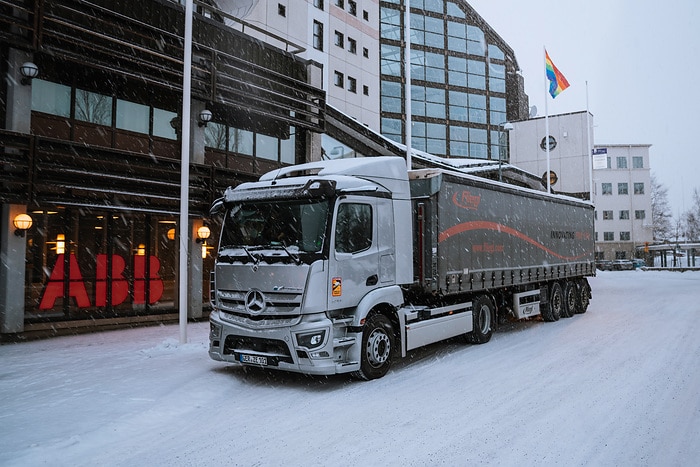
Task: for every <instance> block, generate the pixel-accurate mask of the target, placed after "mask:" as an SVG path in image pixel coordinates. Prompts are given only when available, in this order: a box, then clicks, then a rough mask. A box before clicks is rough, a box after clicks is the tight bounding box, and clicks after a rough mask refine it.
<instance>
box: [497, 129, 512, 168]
mask: <svg viewBox="0 0 700 467" xmlns="http://www.w3.org/2000/svg"><path fill="white" fill-rule="evenodd" d="M512 129H513V124H512V123H510V122H501V123H499V124H498V181H499V182H502V181H503V173H502V171H501V165H502V163H503V155H502V154H503V143H502V142H501V140H502V139H503V132H506V134H508V132H509V131H510V130H512ZM506 148H508V146H506ZM509 160H510V158H509Z"/></svg>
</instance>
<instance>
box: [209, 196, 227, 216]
mask: <svg viewBox="0 0 700 467" xmlns="http://www.w3.org/2000/svg"><path fill="white" fill-rule="evenodd" d="M222 212H224V198H219V199H217V200H216V201H214V202H213V203H212V205H211V208H210V209H209V215H210V216H216V215H217V214H221V213H222Z"/></svg>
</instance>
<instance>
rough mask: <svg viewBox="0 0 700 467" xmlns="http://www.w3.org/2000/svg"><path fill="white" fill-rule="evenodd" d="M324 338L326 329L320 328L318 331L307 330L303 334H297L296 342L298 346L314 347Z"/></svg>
mask: <svg viewBox="0 0 700 467" xmlns="http://www.w3.org/2000/svg"><path fill="white" fill-rule="evenodd" d="M325 340H326V330H325V329H322V330H320V331H314V332H307V333H303V334H297V344H299V346H300V347H306V348H307V349H315V348H316V347H320V346H321V345H323V342H324V341H325Z"/></svg>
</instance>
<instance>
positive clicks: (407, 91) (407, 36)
mask: <svg viewBox="0 0 700 467" xmlns="http://www.w3.org/2000/svg"><path fill="white" fill-rule="evenodd" d="M404 42H405V44H406V48H405V50H404V77H405V78H406V83H405V85H404V96H405V97H406V98H405V101H404V106H405V107H406V141H405V142H406V167H407V168H408V170H411V169H412V168H413V160H412V157H411V138H412V135H411V119H412V115H411V114H412V109H411V0H406V11H405V12H404Z"/></svg>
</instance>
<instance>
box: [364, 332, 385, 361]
mask: <svg viewBox="0 0 700 467" xmlns="http://www.w3.org/2000/svg"><path fill="white" fill-rule="evenodd" d="M366 351H367V360H368V361H369V363H370V365H372V366H373V367H379V366H382V365H383V364H384V363H386V361H387V360H388V359H389V354H390V353H391V341H390V340H389V336H388V335H387V334H386V333H385V332H384V331H382V330H381V329H375V330H374V331H372V334H370V335H369V338H368V339H367V349H366Z"/></svg>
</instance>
